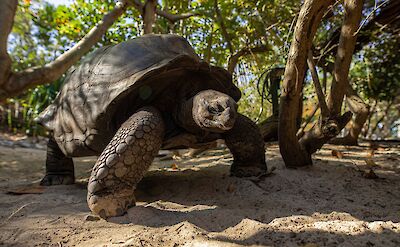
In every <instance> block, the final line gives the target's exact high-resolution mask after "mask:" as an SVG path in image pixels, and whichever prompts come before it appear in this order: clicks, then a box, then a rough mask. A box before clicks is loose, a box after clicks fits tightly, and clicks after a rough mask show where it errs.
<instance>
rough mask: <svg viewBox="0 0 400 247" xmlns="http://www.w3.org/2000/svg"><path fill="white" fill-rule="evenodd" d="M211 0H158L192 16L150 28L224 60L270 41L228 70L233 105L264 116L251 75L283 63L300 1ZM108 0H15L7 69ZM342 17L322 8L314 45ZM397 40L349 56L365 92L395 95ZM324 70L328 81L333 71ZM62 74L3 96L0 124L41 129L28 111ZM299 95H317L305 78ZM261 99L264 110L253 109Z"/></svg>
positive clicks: (40, 105)
mask: <svg viewBox="0 0 400 247" xmlns="http://www.w3.org/2000/svg"><path fill="white" fill-rule="evenodd" d="M215 2H216V1H215V0H161V1H158V3H159V6H158V8H161V9H163V10H165V11H168V12H170V13H173V14H181V13H188V12H192V13H196V16H194V17H191V18H187V19H184V20H181V21H178V22H175V23H170V22H169V21H168V20H166V19H165V18H163V17H160V16H157V18H156V23H155V27H154V32H155V33H176V34H179V35H182V36H184V37H185V38H187V39H188V40H189V42H190V43H191V44H192V45H193V47H194V48H195V49H196V52H197V53H198V54H199V55H200V56H201V57H202V58H203V59H205V60H207V61H210V63H212V64H214V65H218V66H222V67H225V68H226V67H227V62H228V58H229V57H230V56H232V55H233V54H235V53H237V52H238V51H240V50H241V49H243V48H246V47H247V48H250V47H257V46H261V45H262V46H266V47H268V51H267V52H264V53H257V54H249V55H247V56H243V57H241V58H240V60H239V63H238V65H237V66H236V69H235V73H234V79H235V83H236V84H237V85H238V86H239V87H240V88H241V89H242V91H243V97H242V100H241V101H240V102H239V105H240V107H239V110H240V111H241V112H242V113H244V114H245V115H247V116H249V117H251V118H252V119H257V118H260V119H259V120H263V119H265V118H267V117H269V116H270V115H271V114H272V108H271V104H270V102H268V101H266V100H264V101H262V100H261V97H260V96H259V94H258V92H257V81H258V79H259V78H260V77H261V75H262V74H263V72H265V71H267V70H268V69H270V68H273V67H278V66H279V67H283V66H284V65H285V63H286V56H287V54H288V48H289V45H290V40H291V33H292V31H293V24H294V23H295V20H296V16H297V13H298V11H299V8H300V4H301V2H300V1H295V0H274V1H269V0H259V1H244V0H225V1H217V3H218V5H217V7H218V9H219V11H220V12H221V16H222V18H221V19H222V20H221V19H219V18H218V16H217V14H216V6H215ZM380 2H381V1H378V4H379V3H380ZM366 3H367V4H366V8H365V11H364V13H363V15H364V17H365V16H367V15H368V14H369V13H370V12H371V11H372V10H373V8H374V3H375V1H369V0H368V1H366ZM114 6H115V1H114V0H105V1H88V0H75V1H74V2H73V3H72V4H71V5H69V6H64V5H58V6H54V5H52V4H50V3H48V2H46V1H44V0H31V1H20V2H19V8H18V13H17V15H16V18H15V23H14V27H13V30H12V35H11V36H10V40H9V53H10V54H11V57H12V58H13V59H14V60H13V62H14V63H13V69H14V70H17V71H18V70H22V69H25V68H28V67H32V66H40V65H44V64H46V63H48V62H50V61H52V60H54V59H55V58H56V57H57V56H59V55H60V54H62V53H63V52H64V51H66V50H68V49H69V48H70V47H72V46H73V45H74V44H75V43H76V42H77V41H79V40H80V39H81V38H82V37H83V36H84V35H85V34H86V33H87V32H88V31H89V30H90V29H91V28H92V27H93V26H94V25H96V24H97V23H98V22H99V21H100V20H101V18H102V17H103V15H104V14H105V13H107V12H108V11H109V10H111V9H112V8H113V7H114ZM342 19H343V9H342V6H341V4H340V3H339V4H338V5H337V6H335V8H332V9H331V11H330V12H327V13H325V17H324V19H323V23H322V24H321V26H320V28H319V29H318V32H317V35H316V38H315V41H314V44H315V47H316V48H317V49H322V51H324V50H323V47H321V46H322V45H323V44H326V43H327V42H329V40H330V38H331V35H332V33H333V32H334V31H335V30H336V29H337V28H339V27H340V25H341V21H342ZM221 21H222V23H221ZM142 24H143V23H142V18H141V16H140V13H139V12H138V11H137V10H136V9H135V8H133V7H130V8H129V9H128V10H127V11H126V13H125V14H124V15H123V16H121V18H120V19H119V20H118V21H117V22H116V23H114V25H113V26H112V27H111V28H110V29H109V30H108V31H107V33H106V35H104V36H103V37H102V39H101V41H100V42H98V44H97V45H96V46H95V47H94V48H93V49H95V48H97V47H100V46H104V45H110V44H116V43H120V42H122V41H125V40H127V39H131V38H134V37H136V36H139V35H140V34H141V33H142ZM222 24H223V25H222ZM223 27H225V28H226V33H227V36H224V32H223V30H222V29H223ZM398 43H399V40H398V38H397V39H396V38H395V37H394V36H390V35H389V34H382V35H381V36H378V37H377V38H376V39H375V40H373V42H372V43H370V44H369V45H368V46H367V47H366V48H365V49H364V50H362V51H361V52H360V53H359V54H358V55H357V56H355V61H356V62H354V63H353V67H352V70H351V76H352V81H355V82H356V83H357V85H358V89H359V90H361V91H362V92H363V95H364V97H367V98H374V99H379V100H392V99H393V97H395V96H396V91H395V90H394V89H397V88H398V87H399V86H400V82H399V78H398V76H397V75H398V74H399V64H398V62H397V60H396V57H398V56H399V50H398V48H397V49H396V44H398ZM230 47H231V49H230ZM388 51H390V52H388ZM333 55H334V54H333ZM327 61H328V62H329V61H331V62H332V61H333V56H331V57H328V58H327ZM319 66H321V64H319ZM328 77H329V78H328V84H329V81H330V79H331V77H330V76H329V75H328ZM307 78H308V79H307V80H308V81H310V80H309V79H310V78H309V77H307ZM62 80H63V79H62V78H61V79H59V80H57V81H56V82H54V83H52V84H50V85H46V86H39V87H37V88H35V89H32V90H29V91H28V92H26V93H25V94H24V95H22V96H19V97H16V98H13V99H9V100H8V102H6V104H3V106H2V107H1V108H0V114H1V115H0V118H1V119H0V120H1V122H2V126H8V127H7V128H8V129H9V130H12V131H14V130H22V131H26V132H27V133H29V134H36V133H37V132H39V133H42V130H41V129H40V128H38V126H36V124H35V123H34V122H33V121H32V119H33V118H34V117H35V116H36V115H37V114H38V113H39V112H40V111H41V110H43V109H44V107H46V106H47V105H48V104H49V103H50V102H51V101H52V100H53V99H54V97H55V95H56V93H57V91H58V90H59V89H60V86H61V84H62ZM383 85H385V86H383ZM328 86H329V85H328ZM303 96H304V99H305V101H304V102H305V106H304V109H305V111H308V112H309V111H311V109H312V108H313V105H315V102H316V101H315V95H314V91H313V86H312V84H310V83H307V84H306V85H305V90H304V95H303ZM261 105H262V106H261ZM261 107H262V108H263V113H262V115H261V116H259V113H260V108H261ZM305 115H307V112H306V113H305Z"/></svg>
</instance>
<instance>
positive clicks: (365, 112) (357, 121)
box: [331, 85, 369, 145]
mask: <svg viewBox="0 0 400 247" xmlns="http://www.w3.org/2000/svg"><path fill="white" fill-rule="evenodd" d="M346 103H347V105H348V106H349V108H350V111H351V112H352V113H353V114H354V115H355V118H354V119H353V121H352V124H351V127H350V128H349V132H348V134H347V135H346V136H345V137H341V138H335V139H333V140H332V141H331V143H333V144H338V145H358V136H359V135H360V133H361V130H362V128H363V126H364V124H365V122H366V121H367V119H368V116H369V105H367V104H365V103H364V101H363V100H362V99H361V98H360V96H358V94H357V92H356V91H355V90H354V89H353V88H352V87H351V86H350V85H348V88H347V91H346Z"/></svg>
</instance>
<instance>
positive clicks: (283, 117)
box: [278, 0, 334, 167]
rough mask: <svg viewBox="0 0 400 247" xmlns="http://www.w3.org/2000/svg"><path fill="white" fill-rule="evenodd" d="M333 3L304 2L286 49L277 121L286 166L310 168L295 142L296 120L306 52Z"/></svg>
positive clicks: (306, 157) (304, 153) (302, 151)
mask: <svg viewBox="0 0 400 247" xmlns="http://www.w3.org/2000/svg"><path fill="white" fill-rule="evenodd" d="M333 2H334V1H333V0H328V1H325V0H305V2H304V4H303V6H302V7H301V10H300V14H299V17H298V19H297V23H296V27H295V30H294V35H293V41H292V44H291V46H290V50H289V56H288V61H287V64H286V68H285V74H284V79H283V85H282V91H281V92H282V93H281V100H280V117H279V131H278V132H279V133H278V135H279V148H280V152H281V154H282V157H283V160H284V161H285V164H286V166H288V167H296V166H304V165H310V164H312V161H311V156H310V154H308V153H307V151H306V150H304V148H303V147H301V146H300V143H299V142H298V140H297V136H296V133H297V124H296V119H297V117H298V114H299V104H298V102H299V100H300V95H301V92H302V89H303V81H304V75H305V70H306V60H307V54H308V51H309V50H310V48H311V45H312V41H313V38H314V35H315V32H316V30H317V27H318V25H319V23H320V21H321V18H322V16H323V14H324V12H325V10H326V9H327V8H328V6H329V5H331V4H332V3H333Z"/></svg>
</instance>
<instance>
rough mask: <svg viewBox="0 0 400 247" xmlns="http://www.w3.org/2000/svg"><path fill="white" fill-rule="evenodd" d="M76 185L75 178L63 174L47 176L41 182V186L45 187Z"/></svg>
mask: <svg viewBox="0 0 400 247" xmlns="http://www.w3.org/2000/svg"><path fill="white" fill-rule="evenodd" d="M74 183H75V178H74V176H73V175H69V174H62V175H55V174H46V176H44V178H43V179H42V180H41V181H40V185H43V186H51V185H68V184H74Z"/></svg>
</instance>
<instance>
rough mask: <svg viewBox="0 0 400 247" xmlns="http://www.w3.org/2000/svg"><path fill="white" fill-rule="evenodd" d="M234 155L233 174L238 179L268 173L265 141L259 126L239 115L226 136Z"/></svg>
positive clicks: (227, 143) (226, 141)
mask: <svg viewBox="0 0 400 247" xmlns="http://www.w3.org/2000/svg"><path fill="white" fill-rule="evenodd" d="M224 137H225V143H226V145H227V146H228V148H229V150H230V151H231V153H232V155H233V164H232V167H231V174H232V175H233V176H236V177H250V176H259V175H262V174H265V173H266V172H267V165H266V162H265V149H264V140H263V138H262V136H261V133H260V130H259V128H258V127H257V125H256V124H255V123H254V122H253V121H251V120H250V119H249V118H247V117H246V116H243V115H241V114H238V117H237V119H236V121H235V125H234V126H233V128H232V129H230V130H229V131H227V132H226V133H225V134H224Z"/></svg>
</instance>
